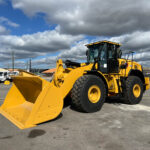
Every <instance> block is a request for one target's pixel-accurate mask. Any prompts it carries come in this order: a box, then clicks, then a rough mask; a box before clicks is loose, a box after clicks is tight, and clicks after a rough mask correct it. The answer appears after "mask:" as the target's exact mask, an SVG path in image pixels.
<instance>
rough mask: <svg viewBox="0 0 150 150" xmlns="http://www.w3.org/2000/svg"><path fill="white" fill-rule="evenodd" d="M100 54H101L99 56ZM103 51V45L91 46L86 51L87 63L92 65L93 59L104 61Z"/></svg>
mask: <svg viewBox="0 0 150 150" xmlns="http://www.w3.org/2000/svg"><path fill="white" fill-rule="evenodd" d="M100 53H101V54H100ZM105 55H106V54H105V49H104V45H99V46H95V45H94V46H92V47H90V48H89V49H88V58H87V59H88V62H89V63H93V62H94V58H97V57H99V58H100V60H104V59H105V57H106V56H105Z"/></svg>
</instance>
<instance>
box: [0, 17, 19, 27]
mask: <svg viewBox="0 0 150 150" xmlns="http://www.w3.org/2000/svg"><path fill="white" fill-rule="evenodd" d="M0 24H5V25H8V26H11V27H19V24H17V23H15V22H12V21H10V20H9V19H7V18H5V17H0Z"/></svg>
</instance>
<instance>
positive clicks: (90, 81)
mask: <svg viewBox="0 0 150 150" xmlns="http://www.w3.org/2000/svg"><path fill="white" fill-rule="evenodd" d="M92 85H96V86H98V87H99V89H100V91H101V97H100V99H99V100H98V102H96V103H92V102H91V101H90V100H89V98H88V90H89V88H90V87H91V86H92ZM105 98H106V87H105V84H104V82H103V81H102V79H100V78H98V77H97V76H95V75H84V76H82V77H80V78H79V79H78V80H77V81H76V82H75V84H74V86H73V88H72V91H71V99H72V106H73V107H74V108H76V109H77V110H79V111H82V112H87V113H90V112H96V111H98V110H100V109H101V107H102V105H103V103H104V101H105Z"/></svg>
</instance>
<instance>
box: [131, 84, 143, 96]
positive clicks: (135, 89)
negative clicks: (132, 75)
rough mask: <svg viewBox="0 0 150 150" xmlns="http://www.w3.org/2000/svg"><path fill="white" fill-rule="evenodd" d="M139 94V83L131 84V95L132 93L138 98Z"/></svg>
mask: <svg viewBox="0 0 150 150" xmlns="http://www.w3.org/2000/svg"><path fill="white" fill-rule="evenodd" d="M140 94H141V87H140V85H139V84H135V85H134V86H133V95H134V96H135V97H136V98H138V97H139V96H140Z"/></svg>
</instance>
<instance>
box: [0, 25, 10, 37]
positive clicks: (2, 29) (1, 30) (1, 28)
mask: <svg viewBox="0 0 150 150" xmlns="http://www.w3.org/2000/svg"><path fill="white" fill-rule="evenodd" d="M9 32H10V31H9V30H7V29H6V28H5V27H4V26H1V25H0V35H5V34H9Z"/></svg>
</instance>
